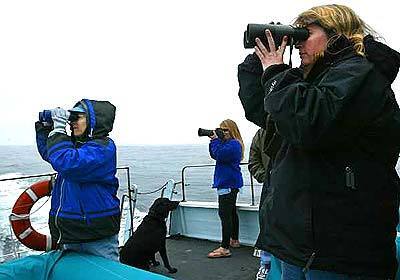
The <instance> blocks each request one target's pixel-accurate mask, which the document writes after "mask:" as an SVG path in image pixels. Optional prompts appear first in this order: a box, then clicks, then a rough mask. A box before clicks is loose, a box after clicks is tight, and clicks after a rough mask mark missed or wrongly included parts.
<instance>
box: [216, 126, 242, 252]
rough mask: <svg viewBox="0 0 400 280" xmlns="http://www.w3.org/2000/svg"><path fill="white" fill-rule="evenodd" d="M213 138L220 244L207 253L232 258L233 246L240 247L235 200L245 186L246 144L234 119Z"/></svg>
mask: <svg viewBox="0 0 400 280" xmlns="http://www.w3.org/2000/svg"><path fill="white" fill-rule="evenodd" d="M209 137H210V138H211V141H210V145H209V151H210V156H211V158H213V159H215V161H216V164H215V170H214V183H213V188H215V189H216V190H217V193H218V215H219V217H220V219H221V227H222V242H221V246H220V247H218V248H217V249H215V250H214V251H212V252H210V253H209V254H208V257H209V258H222V257H230V256H231V252H230V250H229V248H230V246H231V247H239V246H240V245H239V217H238V215H237V212H236V199H237V194H238V192H239V189H240V188H241V187H242V186H243V177H242V173H241V171H240V161H241V160H242V159H243V154H244V144H243V140H242V136H241V135H240V132H239V128H238V127H237V125H236V123H235V122H234V121H232V120H229V119H227V120H224V121H223V122H221V124H220V127H219V128H217V129H216V130H215V132H214V134H213V135H211V136H209Z"/></svg>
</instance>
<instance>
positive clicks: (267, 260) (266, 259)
mask: <svg viewBox="0 0 400 280" xmlns="http://www.w3.org/2000/svg"><path fill="white" fill-rule="evenodd" d="M270 265H271V255H270V254H269V253H268V252H267V251H264V250H261V252H260V266H266V267H268V268H269V267H270Z"/></svg>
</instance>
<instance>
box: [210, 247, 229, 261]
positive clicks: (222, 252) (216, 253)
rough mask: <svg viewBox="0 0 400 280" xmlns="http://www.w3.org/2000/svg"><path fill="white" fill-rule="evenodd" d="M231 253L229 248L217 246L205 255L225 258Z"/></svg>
mask: <svg viewBox="0 0 400 280" xmlns="http://www.w3.org/2000/svg"><path fill="white" fill-rule="evenodd" d="M231 255H232V254H231V252H230V251H229V249H225V248H222V247H219V248H217V249H215V250H214V251H212V252H210V253H208V255H207V257H209V258H213V259H214V258H227V257H230V256H231Z"/></svg>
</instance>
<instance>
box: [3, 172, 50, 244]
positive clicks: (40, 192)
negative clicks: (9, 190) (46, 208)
mask: <svg viewBox="0 0 400 280" xmlns="http://www.w3.org/2000/svg"><path fill="white" fill-rule="evenodd" d="M53 181H54V178H52V179H51V180H48V181H41V182H38V183H35V184H33V185H31V186H30V187H29V188H27V189H26V190H25V191H24V192H23V193H22V194H21V195H20V196H19V197H18V199H17V201H16V202H15V204H14V207H13V209H12V213H11V214H10V216H9V219H10V222H11V227H12V230H13V231H14V234H15V236H16V237H17V238H18V240H19V241H20V242H21V243H22V244H24V245H25V246H27V247H28V248H31V249H34V250H37V251H50V250H54V249H56V247H57V243H56V242H55V241H53V240H52V238H51V236H50V235H44V234H41V233H39V232H37V231H36V230H35V229H34V228H33V227H32V225H31V221H30V216H31V214H33V213H36V212H37V211H39V209H40V208H42V207H43V205H44V204H46V202H47V201H48V200H49V197H50V194H51V187H52V184H53ZM45 196H48V198H47V200H46V201H45V202H44V203H43V204H42V205H40V206H39V207H38V208H37V209H36V210H35V211H34V212H32V213H31V212H30V211H31V208H32V206H33V205H34V204H35V202H37V201H38V200H39V199H40V198H42V197H45Z"/></svg>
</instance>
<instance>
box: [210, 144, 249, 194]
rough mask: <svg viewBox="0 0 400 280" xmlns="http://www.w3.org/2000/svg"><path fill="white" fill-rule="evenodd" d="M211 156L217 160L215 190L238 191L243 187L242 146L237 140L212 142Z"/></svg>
mask: <svg viewBox="0 0 400 280" xmlns="http://www.w3.org/2000/svg"><path fill="white" fill-rule="evenodd" d="M209 150H210V156H211V158H213V159H215V160H216V165H215V170H214V184H213V188H218V189H226V188H231V189H237V188H241V187H242V186H243V177H242V172H241V171H240V161H241V159H242V146H241V145H240V142H239V141H238V140H236V139H229V140H227V141H221V140H220V139H218V138H216V139H213V140H211V141H210V145H209Z"/></svg>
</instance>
